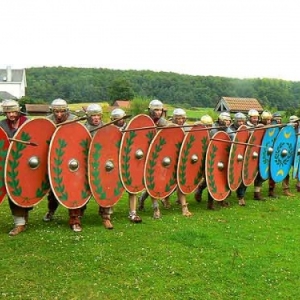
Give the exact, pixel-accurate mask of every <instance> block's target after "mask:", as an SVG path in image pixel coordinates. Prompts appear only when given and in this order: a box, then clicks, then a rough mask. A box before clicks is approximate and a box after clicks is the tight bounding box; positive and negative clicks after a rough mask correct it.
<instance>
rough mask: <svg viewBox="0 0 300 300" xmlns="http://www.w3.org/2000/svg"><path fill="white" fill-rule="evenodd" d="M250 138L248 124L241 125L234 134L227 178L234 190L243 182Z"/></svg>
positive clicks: (230, 187)
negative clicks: (244, 164)
mask: <svg viewBox="0 0 300 300" xmlns="http://www.w3.org/2000/svg"><path fill="white" fill-rule="evenodd" d="M248 138H249V130H248V129H247V126H246V125H242V126H240V127H239V128H238V130H237V131H236V133H235V135H234V139H233V143H232V145H231V148H230V153H229V162H228V171H227V177H228V178H227V180H228V186H229V189H230V190H231V191H232V192H234V191H236V190H237V189H238V187H239V186H240V184H241V182H242V169H243V162H244V156H245V150H246V146H247V145H246V142H247V140H248Z"/></svg>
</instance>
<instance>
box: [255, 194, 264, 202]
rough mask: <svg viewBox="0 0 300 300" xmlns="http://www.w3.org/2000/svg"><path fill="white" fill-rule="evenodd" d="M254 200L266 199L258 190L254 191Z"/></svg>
mask: <svg viewBox="0 0 300 300" xmlns="http://www.w3.org/2000/svg"><path fill="white" fill-rule="evenodd" d="M253 199H254V200H257V201H265V200H266V199H265V198H264V197H263V196H262V195H261V193H260V192H254V198H253Z"/></svg>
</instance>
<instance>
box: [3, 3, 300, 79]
mask: <svg viewBox="0 0 300 300" xmlns="http://www.w3.org/2000/svg"><path fill="white" fill-rule="evenodd" d="M0 7H1V23H2V24H1V25H2V26H1V33H0V41H1V46H0V54H1V55H0V57H1V59H0V67H1V68H5V67H6V66H8V65H9V66H11V67H12V68H31V67H41V66H49V67H52V66H65V67H91V68H108V69H118V70H152V71H164V72H175V73H179V74H189V75H201V76H208V75H211V76H223V77H234V78H278V79H285V80H293V81H300V58H299V57H300V17H299V16H300V1H297V0H285V1H283V0H280V1H279V0H151V1H150V0H85V1H83V0H51V1H50V0H26V1H24V0H10V1H7V0H0Z"/></svg>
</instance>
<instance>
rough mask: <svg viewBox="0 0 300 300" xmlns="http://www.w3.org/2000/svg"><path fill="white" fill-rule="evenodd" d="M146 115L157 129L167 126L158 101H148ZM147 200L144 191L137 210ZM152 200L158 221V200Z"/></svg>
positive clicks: (161, 104)
mask: <svg viewBox="0 0 300 300" xmlns="http://www.w3.org/2000/svg"><path fill="white" fill-rule="evenodd" d="M148 113H149V116H150V117H151V119H152V120H153V122H154V123H155V125H156V126H157V127H164V126H168V121H167V120H166V119H165V118H164V117H163V114H164V106H163V103H162V102H161V101H160V100H157V99H154V100H152V101H150V103H149V106H148ZM147 198H148V193H147V191H144V192H143V193H142V194H141V196H140V197H139V200H138V201H139V207H138V209H139V210H144V203H145V200H146V199H147ZM151 199H152V206H153V218H154V219H159V218H160V217H161V214H160V210H159V204H158V199H154V198H151Z"/></svg>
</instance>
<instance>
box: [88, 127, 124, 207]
mask: <svg viewBox="0 0 300 300" xmlns="http://www.w3.org/2000/svg"><path fill="white" fill-rule="evenodd" d="M121 138H122V133H121V131H120V129H119V128H118V127H116V126H114V125H109V126H106V127H103V128H101V129H100V130H98V131H97V132H96V134H95V135H94V136H93V138H92V142H91V145H90V150H89V156H88V175H89V176H88V177H89V183H90V187H91V191H92V194H93V196H94V198H95V200H96V202H97V203H98V204H99V205H100V206H102V207H111V206H113V205H114V204H116V203H117V202H118V201H119V199H120V198H121V196H122V194H123V192H124V187H123V184H122V182H121V179H120V168H119V150H120V143H121Z"/></svg>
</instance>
